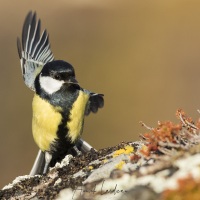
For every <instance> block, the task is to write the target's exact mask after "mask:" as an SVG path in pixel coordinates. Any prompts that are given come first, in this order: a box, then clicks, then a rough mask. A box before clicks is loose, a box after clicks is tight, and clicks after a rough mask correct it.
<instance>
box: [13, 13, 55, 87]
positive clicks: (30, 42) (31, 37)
mask: <svg viewBox="0 0 200 200" xmlns="http://www.w3.org/2000/svg"><path fill="white" fill-rule="evenodd" d="M40 29H41V22H40V19H39V20H36V13H32V12H29V13H28V15H27V16H26V19H25V21H24V25H23V29H22V40H21V41H20V39H19V38H17V49H18V53H19V58H20V63H21V70H22V75H23V78H24V82H25V84H26V85H27V86H28V87H29V88H30V89H32V90H33V91H35V86H34V81H35V78H36V76H37V75H38V74H39V73H40V71H41V70H42V67H43V66H44V65H45V64H46V63H47V62H50V61H53V60H54V56H53V53H52V52H51V49H50V43H49V36H48V33H47V31H46V30H44V31H43V32H42V34H41V35H40Z"/></svg>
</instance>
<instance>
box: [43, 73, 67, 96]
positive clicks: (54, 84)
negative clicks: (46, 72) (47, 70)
mask: <svg viewBox="0 0 200 200" xmlns="http://www.w3.org/2000/svg"><path fill="white" fill-rule="evenodd" d="M39 82H40V86H41V88H42V89H43V90H44V91H45V92H47V93H48V94H53V93H54V92H57V91H58V90H60V88H61V87H62V85H63V83H64V81H59V80H56V79H53V78H51V77H50V76H41V75H40V77H39Z"/></svg>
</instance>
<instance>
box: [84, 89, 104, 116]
mask: <svg viewBox="0 0 200 200" xmlns="http://www.w3.org/2000/svg"><path fill="white" fill-rule="evenodd" d="M84 91H85V92H89V91H86V90H85V89H84ZM89 95H90V98H89V101H88V103H87V106H86V109H85V115H89V114H90V112H93V113H96V112H97V111H98V109H99V108H103V106H104V99H103V96H104V95H103V94H97V93H93V92H89Z"/></svg>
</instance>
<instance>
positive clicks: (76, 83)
mask: <svg viewBox="0 0 200 200" xmlns="http://www.w3.org/2000/svg"><path fill="white" fill-rule="evenodd" d="M66 83H68V84H72V85H78V86H79V84H78V81H77V80H76V79H75V78H74V77H72V78H70V79H69V80H68V81H66Z"/></svg>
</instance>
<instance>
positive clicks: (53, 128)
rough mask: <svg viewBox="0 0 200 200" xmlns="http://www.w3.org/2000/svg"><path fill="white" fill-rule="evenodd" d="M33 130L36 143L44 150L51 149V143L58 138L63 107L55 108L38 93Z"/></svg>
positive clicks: (34, 105) (34, 102)
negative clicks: (60, 110) (60, 111)
mask: <svg viewBox="0 0 200 200" xmlns="http://www.w3.org/2000/svg"><path fill="white" fill-rule="evenodd" d="M32 107H33V119H32V132H33V138H34V140H35V142H36V144H37V145H38V146H39V148H40V149H41V150H42V151H47V150H50V144H51V143H52V142H53V141H54V140H55V139H56V138H57V135H56V132H57V130H58V125H59V124H60V122H61V119H62V116H61V114H60V113H59V112H58V111H59V109H61V108H59V107H58V108H54V107H53V106H52V105H51V104H49V103H48V102H47V101H45V100H43V99H41V98H40V97H39V96H38V95H36V94H35V95H34V98H33V103H32Z"/></svg>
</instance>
